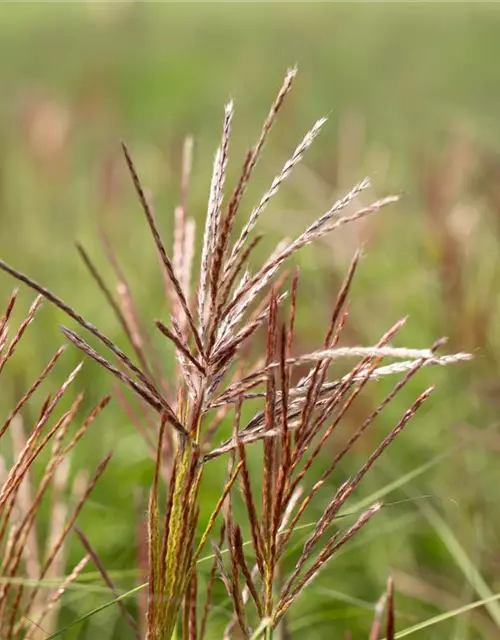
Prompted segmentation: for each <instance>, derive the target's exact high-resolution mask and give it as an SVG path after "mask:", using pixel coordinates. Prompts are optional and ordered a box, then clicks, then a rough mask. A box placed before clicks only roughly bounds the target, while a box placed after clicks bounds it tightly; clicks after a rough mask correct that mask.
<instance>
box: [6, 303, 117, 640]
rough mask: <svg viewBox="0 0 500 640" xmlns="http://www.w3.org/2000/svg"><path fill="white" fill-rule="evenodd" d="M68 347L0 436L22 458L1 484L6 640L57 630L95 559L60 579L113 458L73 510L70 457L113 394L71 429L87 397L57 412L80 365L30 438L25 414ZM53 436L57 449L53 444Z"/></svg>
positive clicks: (12, 346) (11, 347) (46, 406)
mask: <svg viewBox="0 0 500 640" xmlns="http://www.w3.org/2000/svg"><path fill="white" fill-rule="evenodd" d="M15 301H16V293H15V292H14V294H13V295H12V296H11V298H10V300H9V302H8V304H7V308H6V311H5V313H4V314H3V317H2V318H1V319H0V331H1V333H2V335H6V330H7V327H8V322H9V320H10V318H11V314H12V311H13V308H14V305H15ZM40 303H41V297H38V298H37V299H36V300H35V302H34V303H33V305H32V306H31V308H30V310H29V312H28V315H27V317H26V319H25V320H24V321H23V322H21V324H20V325H19V327H18V329H17V331H16V332H15V334H14V336H13V338H12V339H11V341H10V342H9V344H8V345H7V343H6V341H4V347H5V346H6V348H5V349H4V351H3V354H2V357H1V369H3V368H4V366H5V365H7V364H8V361H9V360H10V359H11V358H12V357H13V355H14V353H15V350H16V347H17V345H18V344H19V341H20V340H21V338H22V337H23V336H24V333H25V331H26V329H27V328H28V326H29V324H30V323H31V322H32V320H33V319H34V317H35V314H36V311H37V310H38V309H39V307H40ZM63 352H64V349H59V351H57V352H56V354H55V355H54V356H53V357H52V359H51V360H50V361H49V363H48V364H47V366H46V367H45V369H44V370H43V371H42V372H41V374H40V375H39V376H38V378H37V379H36V380H35V382H34V383H33V384H32V385H31V387H30V388H29V389H28V391H27V392H26V393H25V394H24V396H23V397H22V398H21V399H20V400H19V401H18V402H17V403H16V404H15V406H14V408H13V409H12V411H11V412H10V414H9V415H8V416H7V418H6V419H5V421H4V422H3V424H2V425H1V427H0V437H1V436H4V435H5V434H6V432H7V431H8V430H9V431H10V434H11V440H12V455H13V459H14V462H13V464H12V465H11V467H10V469H9V470H8V471H7V470H5V473H4V474H3V477H2V479H1V486H0V549H1V556H2V560H1V562H0V571H1V573H2V576H3V581H2V585H1V587H0V635H1V637H2V638H6V640H10V639H12V640H14V639H15V638H19V637H23V638H29V639H30V640H32V639H38V638H42V637H45V636H46V635H47V633H51V632H52V631H55V628H56V623H57V611H58V607H59V602H60V599H61V597H62V595H63V594H64V592H65V591H66V589H67V588H68V586H69V585H70V584H71V582H73V581H74V580H75V579H76V578H77V577H78V575H79V574H80V572H81V571H82V570H83V568H84V566H85V565H86V563H87V561H88V558H87V557H86V558H84V559H83V560H82V561H81V562H80V563H78V565H77V566H76V567H75V568H74V569H73V570H72V571H71V572H70V574H69V575H68V576H67V577H66V578H64V579H60V578H59V579H57V576H60V575H63V574H64V565H65V557H66V548H67V545H68V536H69V533H70V532H71V529H72V527H73V524H74V521H75V518H76V516H77V515H78V513H79V512H80V511H81V509H82V507H83V506H84V504H85V502H86V501H87V499H88V496H89V494H90V492H91V491H92V489H93V487H94V486H95V483H96V481H97V479H98V478H99V477H100V475H101V474H102V472H103V471H104V468H105V466H106V463H107V460H108V459H109V457H108V458H107V459H106V460H105V461H104V462H103V463H102V464H101V465H100V466H99V468H98V470H97V472H96V474H95V476H94V478H93V480H92V481H91V482H90V484H89V485H88V487H87V489H86V491H85V492H84V493H83V495H81V496H80V497H79V499H78V500H77V504H76V506H75V507H74V508H73V511H72V512H71V513H69V512H68V504H67V503H66V500H67V495H66V492H65V491H64V486H65V484H66V483H67V478H68V472H69V465H70V454H71V452H72V450H73V448H74V447H75V445H76V444H77V443H78V441H79V440H80V438H82V437H83V436H84V435H85V433H86V431H87V429H88V427H89V426H90V425H91V424H92V422H93V421H94V420H95V419H96V418H97V416H98V415H99V413H100V412H101V411H102V410H103V409H104V407H105V406H106V405H107V404H108V401H109V397H105V398H104V399H103V400H102V401H101V402H100V403H99V405H98V406H97V407H96V408H95V409H94V411H92V412H91V414H90V415H89V416H88V417H87V419H85V420H84V422H83V423H82V425H81V426H80V427H79V428H77V429H76V430H75V431H74V432H73V433H72V434H70V433H69V430H70V426H71V425H72V423H73V422H74V421H75V415H76V412H77V410H78V408H79V407H80V404H81V401H82V396H81V395H80V396H77V397H76V400H75V401H74V402H73V404H72V406H71V407H70V409H69V410H68V411H66V412H65V413H63V414H62V415H61V416H59V417H57V415H56V414H57V410H58V406H59V402H60V401H61V399H62V398H63V396H64V395H65V394H66V392H67V390H68V388H69V386H70V385H71V383H72V381H73V379H74V378H75V376H76V375H77V373H78V371H79V369H80V366H78V367H77V368H76V369H75V370H74V371H73V372H72V373H71V374H70V376H69V378H68V379H67V380H66V381H65V382H64V383H63V384H62V385H61V386H60V387H59V389H58V390H57V391H56V393H55V394H54V397H53V398H52V399H51V398H47V399H46V400H45V402H44V403H43V405H42V408H41V410H40V412H39V414H38V418H37V419H36V421H35V424H34V425H33V427H32V428H31V430H30V433H29V435H26V433H25V430H24V425H23V421H22V419H21V410H22V409H23V407H24V406H25V405H26V403H27V402H28V401H29V400H30V399H31V397H32V396H33V394H34V393H35V391H36V390H37V389H38V388H39V386H40V385H41V383H42V382H43V381H44V379H45V378H46V377H47V375H48V374H49V372H51V371H52V369H53V368H54V366H55V365H56V363H57V362H58V360H59V358H60V357H61V355H62V353H63ZM49 421H54V424H53V425H52V426H48V423H49ZM51 441H52V447H49V445H50V443H51ZM49 450H50V454H49V459H48V462H47V463H46V466H45V470H44V472H43V474H42V477H41V480H40V481H39V482H38V485H37V489H36V491H34V490H33V477H32V468H33V465H34V464H35V463H36V462H37V460H38V458H39V456H40V454H41V453H42V452H44V451H49ZM49 490H50V491H49ZM47 502H48V503H49V505H50V509H51V527H50V530H49V532H48V534H47V535H46V536H45V537H44V538H40V531H39V522H38V513H39V510H40V507H41V505H42V504H43V503H47ZM20 578H21V580H20ZM49 578H50V579H51V580H54V579H55V581H54V582H53V585H52V588H44V589H43V590H41V585H42V584H43V582H44V581H46V580H48V579H49ZM23 579H24V580H23ZM42 624H43V631H42V626H41V625H42Z"/></svg>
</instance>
